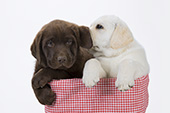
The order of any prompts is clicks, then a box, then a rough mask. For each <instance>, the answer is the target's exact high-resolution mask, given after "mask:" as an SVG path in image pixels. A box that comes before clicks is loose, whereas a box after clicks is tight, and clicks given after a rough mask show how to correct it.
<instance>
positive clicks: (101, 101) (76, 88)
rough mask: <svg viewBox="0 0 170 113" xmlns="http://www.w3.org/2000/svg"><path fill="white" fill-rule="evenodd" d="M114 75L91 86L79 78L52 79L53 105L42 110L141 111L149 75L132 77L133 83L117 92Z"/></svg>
mask: <svg viewBox="0 0 170 113" xmlns="http://www.w3.org/2000/svg"><path fill="white" fill-rule="evenodd" d="M115 81H116V78H102V79H101V80H100V82H99V83H98V84H97V85H96V86H94V87H93V88H87V87H85V85H84V84H83V83H82V79H66V80H53V81H52V82H51V83H50V85H51V88H52V90H53V91H54V92H55V93H56V95H57V96H56V97H57V98H56V102H55V105H52V106H45V112H46V113H63V112H64V113H97V112H100V113H106V112H109V113H110V112H113V113H145V111H146V108H147V106H148V83H149V76H148V75H146V76H143V77H141V78H139V79H137V80H135V86H134V87H133V88H131V89H130V90H128V91H125V92H121V91H119V90H117V88H116V87H115Z"/></svg>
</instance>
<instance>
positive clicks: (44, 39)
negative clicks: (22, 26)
mask: <svg viewBox="0 0 170 113" xmlns="http://www.w3.org/2000/svg"><path fill="white" fill-rule="evenodd" d="M91 47H92V40H91V37H90V33H89V28H88V27H85V26H78V25H76V24H73V23H69V22H66V21H62V20H54V21H52V22H50V23H48V24H46V25H45V26H43V27H42V29H41V30H40V31H39V32H38V34H37V35H36V37H35V39H34V42H33V44H32V45H31V52H32V55H33V56H34V57H35V58H36V60H37V61H36V65H35V72H34V76H33V78H32V87H33V90H34V92H35V95H36V97H37V99H38V100H39V102H40V103H41V104H44V105H51V104H52V103H53V102H54V100H55V94H54V92H53V91H52V90H51V88H50V85H49V84H48V83H49V82H50V81H52V80H53V79H57V80H59V79H70V78H82V71H83V67H84V64H85V62H86V61H87V60H88V59H90V58H92V55H91V54H89V53H88V51H87V49H89V48H91Z"/></svg>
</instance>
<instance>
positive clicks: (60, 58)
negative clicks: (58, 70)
mask: <svg viewBox="0 0 170 113" xmlns="http://www.w3.org/2000/svg"><path fill="white" fill-rule="evenodd" d="M57 60H58V62H59V63H60V64H62V63H64V62H66V61H67V58H66V57H65V56H59V57H58V58H57Z"/></svg>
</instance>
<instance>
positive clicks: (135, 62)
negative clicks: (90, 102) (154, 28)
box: [83, 15, 149, 91]
mask: <svg viewBox="0 0 170 113" xmlns="http://www.w3.org/2000/svg"><path fill="white" fill-rule="evenodd" d="M90 32H91V36H92V40H93V47H92V49H91V50H90V51H91V53H92V54H93V55H94V57H95V58H94V59H90V60H88V61H87V62H86V64H85V67H84V72H83V83H84V84H85V85H86V86H87V87H92V86H94V85H96V84H97V82H98V81H99V80H100V78H104V77H117V80H116V83H115V86H116V87H117V88H118V89H119V90H121V91H126V90H128V89H130V88H131V87H133V85H134V80H135V79H137V78H139V77H142V76H143V75H147V74H148V73H149V65H148V62H147V59H146V55H145V51H144V48H143V47H142V46H141V45H140V44H139V43H138V42H137V41H136V40H135V39H134V37H133V35H132V33H131V31H130V29H129V28H128V26H127V25H126V24H125V23H124V22H123V21H122V20H121V19H119V18H118V17H116V16H113V15H110V16H102V17H100V18H98V19H97V20H96V21H94V23H93V24H92V25H91V28H90Z"/></svg>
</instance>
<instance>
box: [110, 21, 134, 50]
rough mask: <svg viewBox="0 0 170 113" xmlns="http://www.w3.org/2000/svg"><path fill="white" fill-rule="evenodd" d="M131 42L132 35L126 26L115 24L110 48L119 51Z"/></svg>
mask: <svg viewBox="0 0 170 113" xmlns="http://www.w3.org/2000/svg"><path fill="white" fill-rule="evenodd" d="M132 41H133V35H132V33H131V31H130V30H129V28H128V27H127V25H125V24H117V25H116V28H115V30H114V31H113V34H112V37H111V41H110V46H111V48H113V49H119V48H122V47H125V46H126V45H128V44H129V43H130V42H132Z"/></svg>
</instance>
